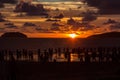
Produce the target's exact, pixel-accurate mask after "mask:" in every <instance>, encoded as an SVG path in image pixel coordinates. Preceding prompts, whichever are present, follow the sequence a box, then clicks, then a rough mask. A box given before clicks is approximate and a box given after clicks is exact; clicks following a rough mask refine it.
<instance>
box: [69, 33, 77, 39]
mask: <svg viewBox="0 0 120 80" xmlns="http://www.w3.org/2000/svg"><path fill="white" fill-rule="evenodd" d="M69 36H70V37H71V38H76V37H77V35H76V34H75V33H72V34H69Z"/></svg>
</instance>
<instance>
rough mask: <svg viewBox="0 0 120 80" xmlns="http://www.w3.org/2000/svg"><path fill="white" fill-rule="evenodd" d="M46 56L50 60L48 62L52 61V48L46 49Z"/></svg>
mask: <svg viewBox="0 0 120 80" xmlns="http://www.w3.org/2000/svg"><path fill="white" fill-rule="evenodd" d="M48 54H49V58H50V60H52V56H53V48H49V49H48Z"/></svg>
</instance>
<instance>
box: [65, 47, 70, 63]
mask: <svg viewBox="0 0 120 80" xmlns="http://www.w3.org/2000/svg"><path fill="white" fill-rule="evenodd" d="M70 54H71V53H70V51H69V48H67V49H66V55H67V59H68V62H70V61H71V55H70Z"/></svg>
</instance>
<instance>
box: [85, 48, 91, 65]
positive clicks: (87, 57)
mask: <svg viewBox="0 0 120 80" xmlns="http://www.w3.org/2000/svg"><path fill="white" fill-rule="evenodd" d="M85 62H86V63H89V62H90V56H89V54H88V50H86V51H85Z"/></svg>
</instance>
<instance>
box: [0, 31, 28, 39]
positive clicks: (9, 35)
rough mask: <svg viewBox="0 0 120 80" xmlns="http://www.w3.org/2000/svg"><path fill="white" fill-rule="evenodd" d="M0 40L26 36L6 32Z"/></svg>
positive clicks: (24, 36)
mask: <svg viewBox="0 0 120 80" xmlns="http://www.w3.org/2000/svg"><path fill="white" fill-rule="evenodd" d="M1 38H27V36H26V35H25V34H23V33H20V32H7V33H4V34H3V35H1Z"/></svg>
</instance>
